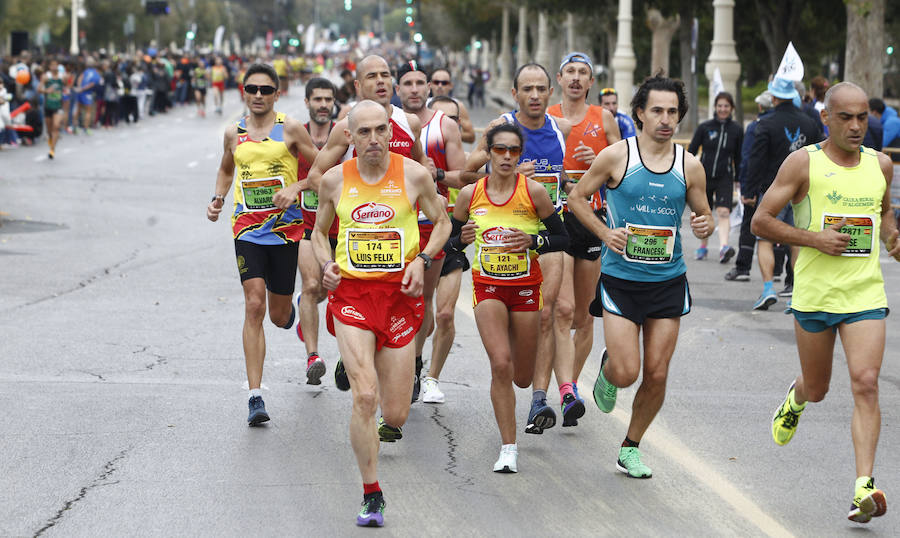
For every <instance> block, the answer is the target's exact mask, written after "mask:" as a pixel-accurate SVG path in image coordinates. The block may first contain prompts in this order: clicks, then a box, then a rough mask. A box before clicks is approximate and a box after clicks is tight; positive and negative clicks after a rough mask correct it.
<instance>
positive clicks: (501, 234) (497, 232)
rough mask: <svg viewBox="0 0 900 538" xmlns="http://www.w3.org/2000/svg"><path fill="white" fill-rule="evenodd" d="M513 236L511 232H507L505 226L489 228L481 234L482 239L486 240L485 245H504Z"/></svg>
mask: <svg viewBox="0 0 900 538" xmlns="http://www.w3.org/2000/svg"><path fill="white" fill-rule="evenodd" d="M510 235H512V231H511V230H507V229H506V228H504V227H503V226H494V227H493V228H488V229H487V230H485V231H484V232H482V233H481V239H483V240H484V242H485V243H492V244H497V243H503V242H504V241H506V240H507V239H509V236H510Z"/></svg>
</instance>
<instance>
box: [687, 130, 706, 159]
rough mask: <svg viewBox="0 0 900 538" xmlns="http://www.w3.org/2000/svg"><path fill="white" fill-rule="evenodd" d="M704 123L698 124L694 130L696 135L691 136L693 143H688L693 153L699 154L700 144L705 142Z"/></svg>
mask: <svg viewBox="0 0 900 538" xmlns="http://www.w3.org/2000/svg"><path fill="white" fill-rule="evenodd" d="M702 131H703V124H702V123H701V124H700V125H698V126H697V130H695V131H694V136H692V137H691V143H690V144H688V147H687V150H688V153H690V154H692V155H697V151H699V150H700V145H701V143H702V142H703V133H702Z"/></svg>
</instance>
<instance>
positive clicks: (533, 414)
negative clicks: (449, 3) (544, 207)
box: [462, 63, 584, 434]
mask: <svg viewBox="0 0 900 538" xmlns="http://www.w3.org/2000/svg"><path fill="white" fill-rule="evenodd" d="M551 95H553V87H552V85H551V83H550V75H549V74H548V73H547V70H546V69H545V68H544V67H543V66H541V65H539V64H535V63H531V64H525V65H523V66H521V67H519V69H518V70H517V71H516V74H515V77H514V78H513V88H512V96H513V98H514V99H515V100H516V103H517V104H518V106H519V109H518V110H515V111H513V112H508V113H506V114H503V115H502V116H501V117H499V118H497V119H496V120H494V121H492V122H491V123H490V124H489V125H488V129H490V128H491V127H493V126H494V125H497V124H500V123H503V122H507V123H514V124H516V125H517V126H519V128H520V129H522V131H523V132H524V133H525V147H524V148H523V151H522V155H521V157H520V158H519V167H518V172H519V173H521V174H524V175H525V176H527V177H528V178H529V179H534V180H535V181H538V182H539V183H542V184H543V185H544V187H545V188H546V189H547V193H548V194H549V195H550V201H552V202H553V205H554V206H555V207H556V208H557V210H558V211H559V210H561V208H562V201H561V200H560V196H559V194H560V190H561V189H562V188H564V187H569V188H571V186H570V185H568V184H567V181H566V180H567V178H566V173H565V170H564V167H563V159H564V157H565V153H566V138H567V137H568V136H569V132H571V130H572V124H571V123H570V122H569V121H567V120H566V119H565V118H555V117H553V116H550V115H549V114H547V105H548V103H549V101H550V96H551ZM488 159H489V156H488V153H487V145H486V143H485V141H484V138H482V139H481V141H480V142H479V146H478V148H477V149H476V150H475V151H473V152H472V154H471V155H470V156H469V160H468V161H467V162H466V167H465V170H466V171H468V173H467V172H463V174H462V178H463V180H464V181H470V182H471V181H474V180H476V179H478V178H479V177H481V176H483V175H484V174H481V175H478V174H477V173H475V171H476V170H478V169H480V168H481V167H482V166H483V165H484V164H485V163H487V162H488ZM539 261H540V264H541V272H542V273H543V275H544V281H543V283H542V284H541V295H542V296H543V299H544V308H543V309H542V310H541V335H540V339H539V340H538V354H537V363H536V365H535V376H534V380H533V384H532V388H533V393H532V402H531V409H530V410H529V413H528V421H527V422H526V426H525V433H535V434H540V433H543V432H544V430H545V429H547V428H552V427H553V426H554V425H555V424H556V412H555V411H553V408H552V407H551V406H549V405H547V389H548V388H549V385H550V371H551V367H552V370H553V371H554V372H555V373H556V379H557V382H558V383H559V396H560V402H561V405H562V412H563V418H564V422H563V424H564V425H575V424H577V422H578V418H580V417H581V416H582V415H584V401H583V400H582V399H581V398H579V397H578V395H577V394H576V393H575V390H574V381H575V379H574V371H575V348H574V346H573V344H572V338H571V337H570V336H569V335H570V329H571V327H570V326H567V327H558V328H555V327H554V320H555V318H556V317H557V316H556V299H557V297H558V296H559V290H560V284H561V283H562V276H563V253H562V252H549V253H546V254H541V256H540V258H539ZM557 333H559V337H556V335H557Z"/></svg>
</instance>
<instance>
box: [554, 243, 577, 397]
mask: <svg viewBox="0 0 900 538" xmlns="http://www.w3.org/2000/svg"><path fill="white" fill-rule="evenodd" d="M574 273H575V259H574V258H573V257H572V256H570V255H568V254H566V253H563V254H562V278H561V279H560V287H559V295H558V296H557V299H556V308H555V309H554V319H553V337H554V339H555V341H556V345H555V346H554V358H553V372H554V373H555V374H556V383H557V384H559V385H561V384H563V383H571V382H572V381H575V377H574V376H573V373H572V371H573V369H574V368H573V363H574V360H575V345H574V344H573V342H572V326H573V325H574V320H575V289H574V287H575V284H574V279H575V275H574ZM548 377H549V376H548ZM548 382H549V379H548Z"/></svg>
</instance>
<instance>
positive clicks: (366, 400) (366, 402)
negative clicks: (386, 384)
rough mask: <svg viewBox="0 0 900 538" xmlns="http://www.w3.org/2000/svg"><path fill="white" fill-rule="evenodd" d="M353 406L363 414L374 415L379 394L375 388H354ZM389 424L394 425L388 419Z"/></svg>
mask: <svg viewBox="0 0 900 538" xmlns="http://www.w3.org/2000/svg"><path fill="white" fill-rule="evenodd" d="M353 407H354V409H356V411H357V412H358V413H360V414H361V415H363V416H367V417H368V416H374V415H375V411H376V410H377V409H378V395H377V394H376V393H375V390H374V389H373V388H357V387H354V389H353ZM388 424H391V426H394V424H393V423H391V422H390V421H388Z"/></svg>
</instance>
